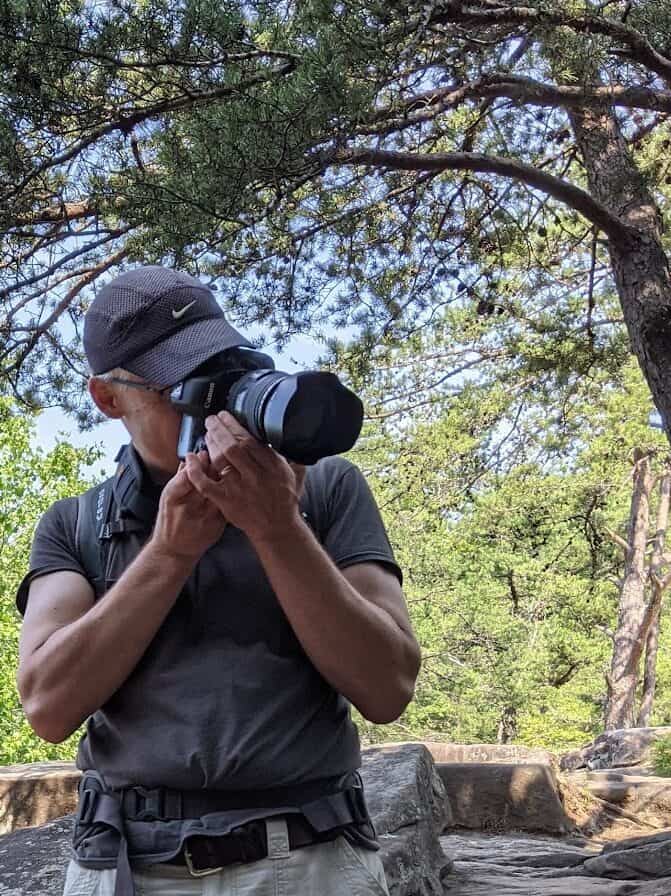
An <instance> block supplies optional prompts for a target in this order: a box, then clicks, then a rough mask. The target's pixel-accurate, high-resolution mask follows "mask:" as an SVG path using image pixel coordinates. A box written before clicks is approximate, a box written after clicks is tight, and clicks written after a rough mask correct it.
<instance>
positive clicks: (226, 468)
mask: <svg viewBox="0 0 671 896" xmlns="http://www.w3.org/2000/svg"><path fill="white" fill-rule="evenodd" d="M232 469H233V467H232V466H231V464H226V465H225V466H223V467H222V468H221V470H219V477H220V478H223V477H224V476H226V475H227V474H228V473H230V472H231V470H232Z"/></svg>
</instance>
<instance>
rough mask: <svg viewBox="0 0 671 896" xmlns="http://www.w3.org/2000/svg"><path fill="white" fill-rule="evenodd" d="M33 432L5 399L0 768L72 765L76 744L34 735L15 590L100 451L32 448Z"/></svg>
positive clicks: (1, 424)
mask: <svg viewBox="0 0 671 896" xmlns="http://www.w3.org/2000/svg"><path fill="white" fill-rule="evenodd" d="M33 436H34V426H33V422H32V420H31V419H30V418H29V417H27V416H26V414H25V412H17V409H16V408H14V407H12V404H11V403H10V402H9V401H8V400H7V399H6V398H4V399H3V398H0V765H6V764H10V763H12V762H31V761H35V760H37V759H60V758H66V759H72V758H73V755H74V748H75V741H74V740H73V739H69V740H68V741H66V742H64V743H63V744H58V745H54V744H47V743H45V742H44V741H41V740H39V738H38V737H37V736H36V735H35V734H34V733H33V732H32V730H31V729H30V727H29V725H28V723H27V721H26V719H25V716H24V714H23V710H22V709H21V706H20V703H19V697H18V693H17V690H16V669H17V664H18V634H19V626H18V613H17V611H16V607H15V599H16V589H17V588H18V586H19V583H20V581H21V578H22V577H23V575H24V573H25V571H26V568H27V565H28V554H29V551H30V543H31V540H32V534H33V528H34V526H35V523H36V521H37V519H38V518H39V516H40V515H41V514H42V513H43V512H44V511H45V510H46V509H47V508H48V507H49V506H50V505H51V504H52V503H53V502H54V501H56V500H57V499H58V498H62V497H66V496H70V495H73V494H76V493H77V492H78V491H81V490H82V489H83V488H85V487H86V486H85V482H84V480H83V479H82V471H83V469H84V468H85V467H86V465H87V464H92V463H94V462H95V461H96V459H97V458H98V457H99V452H98V451H97V450H82V449H75V448H72V447H71V446H70V445H67V444H66V443H61V444H58V445H57V446H56V447H55V448H54V449H53V450H52V451H50V452H48V453H46V452H44V451H41V450H39V449H36V448H35V447H33V444H32V441H33V438H32V437H33Z"/></svg>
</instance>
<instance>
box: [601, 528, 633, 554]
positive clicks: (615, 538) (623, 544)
mask: <svg viewBox="0 0 671 896" xmlns="http://www.w3.org/2000/svg"><path fill="white" fill-rule="evenodd" d="M604 532H605V533H606V535H607V536H608V537H609V538H610V540H611V541H612V542H614V543H615V544H616V545H617V546H618V547H619V548H622V550H623V551H624V553H625V555H626V554H628V553H629V552H630V551H631V545H630V544H629V542H628V541H625V539H624V538H622V536H621V535H618V534H617V532H613V530H612V529H604Z"/></svg>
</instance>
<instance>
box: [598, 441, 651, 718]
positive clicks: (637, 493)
mask: <svg viewBox="0 0 671 896" xmlns="http://www.w3.org/2000/svg"><path fill="white" fill-rule="evenodd" d="M653 484H654V476H653V473H652V469H651V464H650V456H649V455H648V454H646V453H643V452H641V451H639V450H638V449H637V450H636V452H635V455H634V487H633V494H632V499H631V510H630V514H629V528H628V533H627V543H628V550H627V553H626V555H625V570H624V578H623V582H622V589H621V591H620V605H619V613H618V623H617V630H616V632H615V638H614V643H613V656H612V660H611V668H610V675H609V676H608V677H607V682H608V702H607V706H606V719H605V730H606V731H610V730H613V729H615V728H632V727H633V726H634V722H635V705H636V687H637V684H638V671H639V664H640V659H641V654H642V652H643V644H644V641H645V637H646V634H647V630H648V626H649V616H648V615H647V614H646V609H647V600H646V591H645V586H646V579H647V568H646V562H645V549H646V545H647V540H648V528H649V525H650V522H649V520H650V493H651V491H652V487H653Z"/></svg>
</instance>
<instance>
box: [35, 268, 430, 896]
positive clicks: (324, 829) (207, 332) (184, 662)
mask: <svg viewBox="0 0 671 896" xmlns="http://www.w3.org/2000/svg"><path fill="white" fill-rule="evenodd" d="M248 345H249V343H248V342H247V341H246V340H245V339H244V338H243V337H242V336H241V335H240V334H239V333H237V332H236V331H235V330H234V329H233V328H232V327H231V326H230V325H229V324H228V322H227V321H226V320H225V318H224V316H223V313H222V311H221V309H220V308H219V306H218V305H217V303H216V301H215V299H214V296H213V295H212V294H211V292H210V291H209V290H208V289H207V288H206V287H204V286H203V285H202V284H201V283H200V282H199V281H198V280H196V279H194V278H193V277H190V276H188V275H185V274H181V273H177V272H174V271H171V270H168V269H166V268H161V267H155V266H151V267H144V268H138V269H135V270H133V271H130V272H128V273H126V274H123V275H121V276H120V277H118V278H116V279H115V280H113V281H112V282H111V283H110V284H108V285H107V286H106V287H104V288H103V289H102V290H101V291H100V293H99V294H98V296H97V297H96V298H95V300H94V301H93V303H92V304H91V307H90V309H89V311H88V312H87V315H86V319H85V327H84V347H85V350H86V354H87V357H88V360H89V363H90V366H91V369H92V371H93V376H92V377H91V379H90V382H89V391H90V394H91V396H92V398H93V401H94V402H95V404H96V405H97V407H98V408H99V409H100V411H102V413H103V414H104V415H105V416H107V417H109V418H112V419H119V420H121V421H122V422H123V423H124V425H125V427H126V429H127V430H128V432H129V434H130V437H131V444H130V446H128V448H127V449H125V450H123V451H122V452H121V453H120V464H119V469H118V471H117V477H116V479H115V482H114V487H113V490H112V495H113V499H114V505H115V511H114V513H115V517H114V518H115V525H116V526H117V529H118V530H123V529H124V527H125V528H126V529H127V534H126V535H125V536H124V537H123V538H120V539H118V541H117V542H116V543H114V544H113V546H112V550H111V555H110V559H109V563H108V569H107V571H106V574H105V576H104V578H103V580H102V581H99V580H98V579H96V578H95V576H94V575H93V574H92V573H91V571H90V569H87V564H86V560H85V557H84V555H83V551H82V546H81V540H82V534H81V527H82V522H81V520H80V519H79V513H80V506H79V503H78V500H77V499H76V498H72V499H66V500H64V501H59V502H57V503H56V504H55V505H54V506H53V507H52V508H51V509H50V510H49V511H48V512H47V513H46V514H45V516H44V517H43V518H42V520H41V521H40V524H39V526H38V529H37V532H36V535H35V541H34V544H33V550H32V552H31V562H30V571H29V573H28V575H27V576H26V578H25V580H24V582H23V583H22V585H21V588H20V590H19V595H18V598H17V605H18V606H19V609H20V610H21V612H23V613H24V622H23V627H22V632H21V642H20V657H19V670H18V676H17V680H18V686H19V691H20V693H21V698H22V702H23V706H24V710H25V712H26V715H27V717H28V719H29V721H30V723H31V725H32V726H33V728H34V730H35V731H36V732H37V734H38V735H40V736H41V737H43V738H45V739H46V740H49V741H52V742H60V741H62V740H64V739H65V738H66V737H68V736H69V735H70V734H72V733H73V732H74V731H75V730H76V729H77V728H78V727H79V726H80V725H81V724H82V723H83V722H84V721H85V720H87V719H88V722H87V727H86V732H85V734H84V735H83V737H82V740H81V742H80V746H79V751H78V755H77V764H78V767H79V768H81V769H82V771H83V773H84V775H83V778H82V785H81V787H80V804H79V810H78V815H77V819H76V824H75V830H74V841H73V846H74V859H73V861H72V862H71V863H70V866H69V868H68V876H67V880H66V886H65V894H66V896H82V894H93V893H96V894H112V893H113V892H114V893H115V894H116V896H127V894H132V893H133V892H134V891H137V892H138V893H140V894H144V893H147V894H148V893H166V894H175V896H176V894H178V893H179V894H182V893H185V894H186V893H194V894H195V893H204V892H206V891H207V892H208V893H210V894H215V893H217V894H219V893H221V894H229V893H230V894H233V893H236V894H237V893H243V892H244V893H245V894H249V896H252V894H255V896H256V894H258V896H265V894H268V896H270V894H275V893H286V894H296V896H301V894H313V893H314V894H317V893H318V894H319V896H330V894H336V893H338V894H344V893H348V894H349V893H386V892H387V889H386V884H385V883H384V873H383V871H382V868H381V863H380V861H379V857H378V856H377V854H376V852H375V851H374V850H375V849H376V847H377V844H376V843H375V840H374V831H372V829H371V826H370V824H369V819H368V818H367V813H366V811H365V805H364V804H363V800H362V792H361V788H360V780H359V779H358V776H357V773H356V769H357V767H358V766H359V764H360V755H359V744H358V736H357V733H356V728H355V727H354V726H353V724H352V722H351V720H350V717H349V703H350V702H351V703H353V704H354V705H355V706H356V707H357V708H358V709H359V710H360V711H361V712H362V713H363V715H364V716H365V717H366V718H368V719H370V720H371V721H374V722H377V723H385V722H390V721H392V720H393V719H395V718H397V717H398V716H399V715H400V713H401V712H402V711H403V709H404V707H405V706H406V705H407V703H408V702H409V700H410V698H411V696H412V692H413V688H414V682H415V678H416V676H417V672H418V668H419V650H418V646H417V643H416V641H415V638H414V636H413V634H412V629H411V626H410V622H409V619H408V614H407V610H406V607H405V603H404V600H403V596H402V592H401V588H400V583H399V582H400V572H399V570H398V567H397V566H396V564H395V562H394V558H393V555H392V553H391V549H390V547H389V543H388V540H387V538H386V535H385V532H384V528H383V526H382V523H381V521H380V517H379V513H378V511H377V508H376V507H375V504H374V502H373V499H372V497H371V495H370V492H369V491H368V489H367V487H366V485H365V482H364V480H363V478H362V476H361V474H360V473H359V472H358V470H357V469H356V468H355V467H353V466H352V465H351V464H349V463H348V462H346V461H345V460H343V459H342V458H326V459H324V460H323V461H320V462H319V463H317V464H315V465H314V466H313V467H310V468H307V469H306V468H301V467H298V466H296V465H292V464H289V463H288V462H287V461H286V460H285V459H284V458H283V457H281V456H280V455H279V454H277V453H276V452H275V451H273V450H272V449H271V448H270V447H269V446H267V445H264V444H262V443H260V442H258V441H256V440H255V439H254V438H252V437H251V436H250V435H249V434H248V433H247V431H246V430H245V429H244V428H243V427H242V426H241V425H240V424H239V423H238V422H237V421H236V420H235V419H234V418H233V417H232V416H231V415H229V414H227V413H225V412H222V413H220V414H218V415H216V416H212V417H210V418H208V420H207V434H206V444H207V451H202V452H200V453H199V454H198V455H195V454H189V455H187V457H186V459H185V462H183V463H180V461H179V459H178V457H177V453H176V446H177V441H178V434H179V430H180V423H181V417H180V414H179V413H178V412H177V410H176V409H175V407H174V406H173V405H171V403H170V400H169V398H168V392H169V387H170V386H172V385H174V384H175V383H178V382H180V381H182V380H184V379H185V378H186V377H187V376H188V375H189V374H192V373H193V371H194V370H196V369H198V368H199V367H200V366H201V365H202V364H203V363H204V362H207V361H208V359H211V358H212V357H213V356H217V355H221V353H222V352H224V351H226V350H231V349H233V348H235V347H239V346H248ZM308 498H309V507H310V510H309V513H307V514H306V511H305V510H304V509H303V507H304V506H306V505H305V503H304V502H305V501H306V500H307V499H308ZM98 510H99V513H98V516H99V518H100V517H101V515H102V513H103V511H102V508H98ZM306 516H307V519H306ZM311 526H312V527H314V529H315V530H316V531H313V528H311ZM78 527H79V528H78ZM320 541H321V543H320ZM131 866H132V872H131ZM204 888H207V890H205V889H204Z"/></svg>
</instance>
